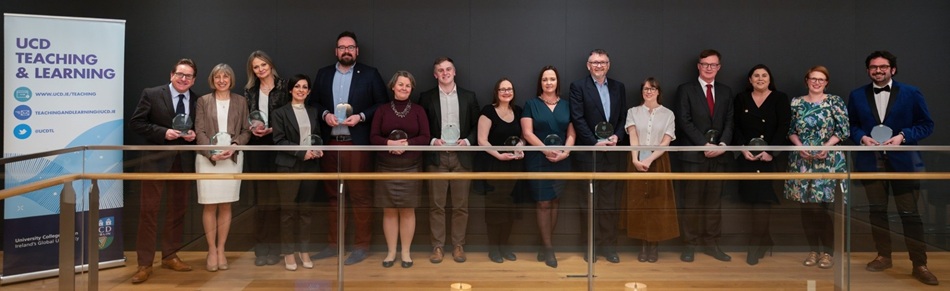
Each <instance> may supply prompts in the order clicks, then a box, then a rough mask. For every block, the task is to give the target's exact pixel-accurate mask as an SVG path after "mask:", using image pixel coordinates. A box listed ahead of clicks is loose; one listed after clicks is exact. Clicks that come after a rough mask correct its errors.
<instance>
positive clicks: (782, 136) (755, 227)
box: [734, 64, 792, 265]
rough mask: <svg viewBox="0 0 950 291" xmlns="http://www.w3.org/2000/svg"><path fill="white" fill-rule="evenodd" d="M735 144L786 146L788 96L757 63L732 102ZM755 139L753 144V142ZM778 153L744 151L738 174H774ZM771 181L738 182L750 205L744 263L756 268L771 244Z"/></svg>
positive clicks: (766, 68)
mask: <svg viewBox="0 0 950 291" xmlns="http://www.w3.org/2000/svg"><path fill="white" fill-rule="evenodd" d="M735 106H736V108H735V125H736V129H735V134H734V136H735V141H734V144H737V145H750V144H755V143H761V142H765V143H767V144H768V145H772V146H781V145H788V144H789V142H788V138H787V135H786V133H788V126H789V122H790V121H791V114H792V112H791V106H790V103H789V99H788V95H785V93H782V92H779V91H777V90H776V89H775V84H774V83H772V71H771V70H769V67H767V66H765V65H762V64H758V65H755V66H754V67H752V69H751V70H749V86H748V87H747V89H746V91H745V92H742V93H739V95H737V96H736V100H735ZM753 140H755V141H756V142H753ZM779 154H780V152H777V151H747V150H743V151H742V154H741V155H740V156H739V157H737V160H738V161H737V164H738V167H739V171H742V172H756V173H761V172H774V171H775V164H774V162H773V161H774V160H775V157H776V155H779ZM773 182H774V181H771V180H739V183H738V189H739V197H740V198H741V199H742V201H743V202H745V203H748V204H749V209H750V211H749V215H750V217H749V219H748V221H749V228H750V230H749V233H750V237H749V251H748V254H747V256H746V263H748V264H749V265H755V264H758V263H759V259H760V258H762V257H763V256H764V255H765V251H766V250H769V249H770V248H771V247H772V245H773V244H774V242H773V241H772V237H771V236H770V235H769V213H770V212H771V208H772V204H774V203H778V196H777V195H776V193H775V189H774V188H773V187H772V184H773Z"/></svg>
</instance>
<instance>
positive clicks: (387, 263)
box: [383, 260, 396, 268]
mask: <svg viewBox="0 0 950 291" xmlns="http://www.w3.org/2000/svg"><path fill="white" fill-rule="evenodd" d="M394 263H396V261H395V260H392V261H383V268H390V267H392V266H393V264H394Z"/></svg>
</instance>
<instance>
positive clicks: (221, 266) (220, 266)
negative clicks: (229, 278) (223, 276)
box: [218, 252, 230, 270]
mask: <svg viewBox="0 0 950 291" xmlns="http://www.w3.org/2000/svg"><path fill="white" fill-rule="evenodd" d="M221 261H224V262H223V263H222V262H221ZM229 268H230V266H228V257H226V256H224V252H221V253H219V254H218V269H220V270H227V269H229Z"/></svg>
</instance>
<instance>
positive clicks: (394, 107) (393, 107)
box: [389, 101, 412, 118]
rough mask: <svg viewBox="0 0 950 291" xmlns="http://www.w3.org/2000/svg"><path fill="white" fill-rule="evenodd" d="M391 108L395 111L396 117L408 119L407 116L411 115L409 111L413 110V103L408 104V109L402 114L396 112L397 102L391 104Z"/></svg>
mask: <svg viewBox="0 0 950 291" xmlns="http://www.w3.org/2000/svg"><path fill="white" fill-rule="evenodd" d="M389 108H392V109H393V113H396V116H398V117H399V118H406V115H407V114H409V109H410V108H412V102H409V103H406V108H404V109H403V110H402V112H400V111H397V110H396V101H393V102H390V103H389Z"/></svg>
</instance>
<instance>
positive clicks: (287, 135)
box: [271, 74, 323, 271]
mask: <svg viewBox="0 0 950 291" xmlns="http://www.w3.org/2000/svg"><path fill="white" fill-rule="evenodd" d="M288 84H292V85H291V86H289V87H290V95H291V100H290V103H289V104H287V105H284V106H283V107H280V108H277V109H276V110H274V112H273V114H271V125H272V126H273V128H274V132H273V135H274V144H275V145H287V146H300V145H304V146H309V145H311V136H314V135H315V136H319V135H320V126H319V124H320V123H319V118H320V115H319V113H318V112H317V109H316V108H314V107H312V106H307V105H306V104H305V101H306V99H307V96H309V95H310V78H309V77H307V76H306V75H300V74H298V75H296V76H294V77H293V78H290V82H289V83H288ZM301 133H303V134H301ZM322 156H323V151H318V150H306V151H280V152H278V153H277V157H276V159H275V161H274V162H275V163H276V164H277V172H279V173H299V172H313V171H317V170H318V169H319V166H320V163H319V162H318V159H319V158H320V157H322ZM299 190H300V181H296V180H283V181H278V182H277V192H278V193H279V195H280V205H281V208H280V242H281V254H283V255H284V268H286V269H287V270H288V271H296V270H297V259H296V258H295V256H296V255H299V256H300V261H301V263H303V267H304V268H307V269H311V268H313V262H312V261H310V254H309V253H307V249H308V244H309V243H310V222H311V220H312V218H311V215H310V212H309V211H306V209H305V207H303V206H302V205H301V204H300V203H297V202H295V200H296V198H297V192H299ZM301 203H303V202H301ZM295 232H296V233H295Z"/></svg>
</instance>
